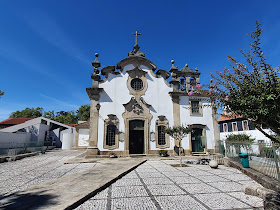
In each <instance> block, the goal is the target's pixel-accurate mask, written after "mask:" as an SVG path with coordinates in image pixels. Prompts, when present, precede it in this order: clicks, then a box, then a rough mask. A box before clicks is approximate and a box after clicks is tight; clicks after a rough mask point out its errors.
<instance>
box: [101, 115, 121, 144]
mask: <svg viewBox="0 0 280 210" xmlns="http://www.w3.org/2000/svg"><path fill="white" fill-rule="evenodd" d="M108 125H114V126H116V132H115V145H112V146H109V145H107V144H106V136H107V127H108ZM103 148H104V149H117V148H119V120H118V119H117V118H116V115H114V114H109V115H108V118H107V119H105V120H104V137H103Z"/></svg>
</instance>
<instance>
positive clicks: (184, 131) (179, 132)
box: [164, 125, 192, 166]
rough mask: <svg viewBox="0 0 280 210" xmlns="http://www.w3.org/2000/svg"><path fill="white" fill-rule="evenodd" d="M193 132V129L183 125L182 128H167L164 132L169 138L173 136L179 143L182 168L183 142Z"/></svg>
mask: <svg viewBox="0 0 280 210" xmlns="http://www.w3.org/2000/svg"><path fill="white" fill-rule="evenodd" d="M191 131H192V129H191V128H188V127H185V126H183V125H181V126H174V127H171V128H167V129H165V130H164V132H165V133H167V134H168V135H169V136H172V137H173V138H174V139H175V140H177V141H178V142H179V156H180V166H182V157H181V151H180V148H181V141H182V139H183V138H184V137H186V136H187V135H188V133H190V132H191Z"/></svg>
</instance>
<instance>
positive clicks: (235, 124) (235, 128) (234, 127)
mask: <svg viewBox="0 0 280 210" xmlns="http://www.w3.org/2000/svg"><path fill="white" fill-rule="evenodd" d="M232 131H238V128H237V123H236V122H233V123H232Z"/></svg>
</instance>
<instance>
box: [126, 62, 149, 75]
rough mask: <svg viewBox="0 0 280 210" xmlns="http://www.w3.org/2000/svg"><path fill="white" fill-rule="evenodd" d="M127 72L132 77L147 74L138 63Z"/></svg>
mask: <svg viewBox="0 0 280 210" xmlns="http://www.w3.org/2000/svg"><path fill="white" fill-rule="evenodd" d="M127 73H128V74H129V76H130V77H131V78H141V77H143V76H145V74H147V72H145V71H143V70H142V69H141V68H140V67H139V66H138V65H137V66H136V67H135V68H134V69H131V70H128V71H127Z"/></svg>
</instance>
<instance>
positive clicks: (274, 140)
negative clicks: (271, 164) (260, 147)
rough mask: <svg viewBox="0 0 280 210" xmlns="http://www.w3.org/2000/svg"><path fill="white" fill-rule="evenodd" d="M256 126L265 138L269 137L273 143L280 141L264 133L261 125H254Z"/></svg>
mask: <svg viewBox="0 0 280 210" xmlns="http://www.w3.org/2000/svg"><path fill="white" fill-rule="evenodd" d="M256 128H257V129H258V130H259V131H260V132H261V133H262V134H263V135H265V136H266V137H267V138H269V139H270V140H271V141H273V142H274V143H280V142H279V141H278V140H277V139H276V138H274V137H272V136H271V135H269V134H268V133H266V132H265V131H264V130H263V129H262V128H261V127H259V126H256Z"/></svg>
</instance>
